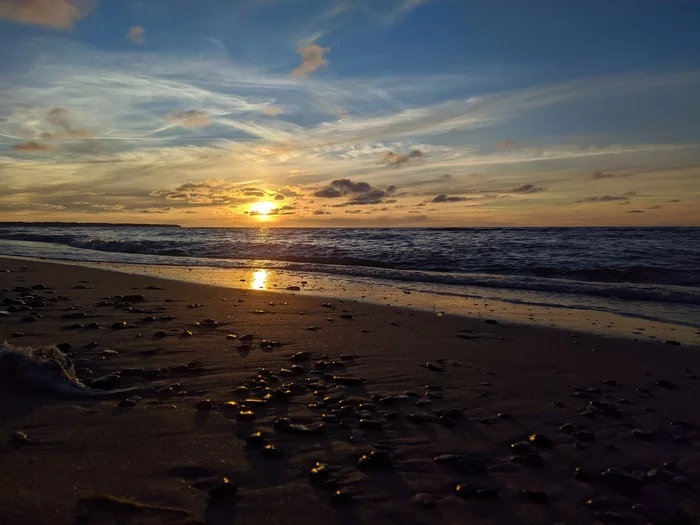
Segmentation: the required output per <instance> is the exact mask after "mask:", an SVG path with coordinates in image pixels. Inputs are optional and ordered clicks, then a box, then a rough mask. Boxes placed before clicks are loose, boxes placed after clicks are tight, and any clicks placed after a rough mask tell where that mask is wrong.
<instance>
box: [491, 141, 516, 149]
mask: <svg viewBox="0 0 700 525" xmlns="http://www.w3.org/2000/svg"><path fill="white" fill-rule="evenodd" d="M517 147H518V143H517V142H515V141H514V140H502V141H501V142H499V143H498V144H496V149H497V150H498V151H508V150H510V149H515V148H517Z"/></svg>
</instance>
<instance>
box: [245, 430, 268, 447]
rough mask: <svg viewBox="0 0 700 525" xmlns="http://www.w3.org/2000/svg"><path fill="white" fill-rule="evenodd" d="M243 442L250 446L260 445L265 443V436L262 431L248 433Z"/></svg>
mask: <svg viewBox="0 0 700 525" xmlns="http://www.w3.org/2000/svg"><path fill="white" fill-rule="evenodd" d="M245 442H246V445H248V446H249V447H251V448H256V447H261V446H263V444H264V443H265V437H264V436H263V433H262V432H260V431H257V432H253V433H252V434H250V435H248V437H247V438H246V440H245Z"/></svg>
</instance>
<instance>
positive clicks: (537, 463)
mask: <svg viewBox="0 0 700 525" xmlns="http://www.w3.org/2000/svg"><path fill="white" fill-rule="evenodd" d="M510 459H511V461H513V462H515V463H519V464H520V465H524V466H526V467H532V468H541V467H542V466H543V465H544V459H542V456H540V455H539V454H526V455H524V456H512V457H511V458H510Z"/></svg>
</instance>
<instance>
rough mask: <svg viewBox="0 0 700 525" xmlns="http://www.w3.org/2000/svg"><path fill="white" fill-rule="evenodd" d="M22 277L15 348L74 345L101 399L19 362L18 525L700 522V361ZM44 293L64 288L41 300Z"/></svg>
mask: <svg viewBox="0 0 700 525" xmlns="http://www.w3.org/2000/svg"><path fill="white" fill-rule="evenodd" d="M0 268H2V269H6V270H9V271H7V272H0V289H5V290H6V291H1V292H0V300H2V301H3V304H2V305H0V310H2V311H7V310H9V309H12V310H14V309H19V311H17V312H10V313H8V314H2V315H0V341H6V342H7V343H9V344H11V345H17V346H32V347H36V346H42V345H52V344H58V345H61V343H69V344H70V348H68V346H67V345H65V346H61V348H63V349H64V350H65V351H66V353H67V354H69V355H70V357H71V359H72V361H73V363H74V365H75V369H76V373H77V376H78V378H80V379H81V380H83V382H84V383H86V384H89V383H92V385H93V388H88V389H85V390H79V391H76V393H75V394H72V395H71V394H68V395H66V394H61V395H59V394H57V393H52V392H37V391H36V389H35V388H29V386H28V385H27V384H26V383H21V384H17V381H16V377H17V374H16V372H17V371H16V370H14V369H11V368H9V367H10V365H8V364H7V361H3V360H0V381H2V384H1V386H0V396H1V397H0V400H1V401H0V420H1V421H2V429H1V430H0V441H1V443H0V461H1V462H2V467H1V468H2V471H3V475H2V477H0V523H2V524H3V525H4V524H35V523H52V524H103V523H106V524H112V523H114V524H117V523H119V524H129V525H135V524H151V523H153V524H156V523H158V524H161V523H168V524H169V523H173V524H174V523H190V524H194V523H211V524H233V523H235V524H239V523H241V524H247V523H251V524H252V523H309V522H315V523H339V524H350V523H367V524H370V523H372V524H375V523H402V524H422V523H425V524H428V523H449V524H451V523H455V524H457V523H465V522H475V523H513V524H521V523H533V524H534V523H537V524H540V523H541V524H551V523H567V524H578V523H581V524H584V523H586V524H588V523H595V522H598V521H599V522H610V521H616V520H620V519H623V520H624V521H625V522H626V523H640V524H642V523H669V524H671V523H679V524H682V523H695V521H692V517H697V516H698V515H700V502H699V501H698V498H697V497H696V492H697V489H698V485H699V484H700V454H698V452H697V450H696V449H697V444H698V439H699V438H700V430H698V429H699V428H700V427H699V426H698V425H700V420H698V415H697V414H698V411H697V407H696V403H697V402H698V401H700V381H698V379H697V376H696V375H695V374H699V373H700V354H699V353H698V348H697V346H690V345H686V344H683V345H680V346H678V345H673V344H667V343H664V342H663V341H660V340H644V341H634V340H631V339H622V338H608V337H602V336H600V335H594V334H592V333H585V332H571V331H567V330H561V329H547V328H542V327H539V326H526V325H523V324H516V323H508V322H503V321H497V322H496V323H495V324H493V323H487V322H486V319H485V318H481V319H478V318H472V319H469V318H464V317H457V316H451V315H442V316H437V315H435V314H433V313H431V312H427V311H421V310H412V309H409V308H405V307H404V308H399V307H390V306H380V305H374V304H368V303H359V302H353V301H351V300H348V299H342V300H341V299H337V298H336V299H332V298H330V299H323V298H320V297H315V296H308V295H293V292H290V293H288V294H280V293H271V292H264V291H257V290H248V291H245V290H235V289H228V288H220V287H214V286H205V285H198V284H192V283H185V282H176V281H169V280H168V281H166V280H159V279H155V278H153V277H149V276H134V275H126V274H122V273H115V272H107V271H104V270H99V269H93V268H81V267H71V266H65V265H56V264H50V263H42V262H26V261H19V260H13V259H0ZM37 284H43V285H44V286H45V287H46V288H47V289H48V290H32V291H22V290H24V288H22V287H29V288H31V287H32V286H34V285H37ZM17 287H20V288H17ZM15 290H18V291H15ZM50 292H55V293H50ZM125 295H137V296H138V295H143V300H142V301H141V300H135V301H133V302H132V303H131V304H130V306H129V305H126V304H124V303H123V301H122V300H121V299H120V297H121V296H125ZM28 296H30V297H32V298H31V299H28V298H27V297H28ZM117 296H119V297H117ZM134 299H138V297H136V298H134ZM17 300H21V301H23V302H24V303H25V306H26V305H27V304H34V306H31V307H30V308H32V311H35V312H36V313H38V314H39V315H40V316H41V317H38V318H37V319H36V320H34V321H31V320H29V319H27V318H28V317H30V316H31V312H30V311H29V310H27V309H26V308H25V309H23V306H22V304H21V303H17V302H16V301H17ZM112 302H113V303H114V304H111V303H112ZM13 303H14V304H13ZM100 304H103V306H99V305H100ZM11 306H14V307H15V308H10V307H11ZM83 314H84V315H83ZM69 316H71V317H70V318H69ZM170 317H172V319H170ZM25 319H26V320H25ZM205 319H212V320H214V321H215V322H216V324H214V323H203V321H204V320H205ZM122 322H125V323H126V326H125V327H123V325H115V323H122ZM92 323H98V325H97V327H89V326H92V325H91V324H92ZM76 324H79V325H82V327H74V328H68V327H69V326H71V325H76ZM642 327H643V326H642ZM18 333H22V334H23V335H18ZM156 334H158V335H156ZM248 334H249V335H252V339H249V338H247V337H245V336H246V335H248ZM427 364H429V365H428V366H426V365H427ZM294 365H296V366H299V367H301V368H292V367H293V366H294ZM3 367H4V368H3ZM281 369H285V370H284V371H281ZM8 370H9V371H11V372H13V374H14V375H9V374H8ZM241 386H246V387H247V392H244V391H243V389H240V387H241ZM125 389H135V390H133V391H123V390H125ZM207 400H208V401H209V402H208V403H207ZM231 402H234V403H231ZM283 418H290V419H289V420H285V419H283ZM567 424H569V425H570V426H569V425H567ZM297 425H300V426H297ZM562 427H563V429H562ZM256 431H260V432H261V433H262V436H255V435H253V436H251V434H252V433H254V432H256ZM17 432H22V433H24V434H26V437H27V439H28V442H26V443H25V442H24V434H17ZM533 434H534V435H536V436H537V437H534V438H533V440H532V442H530V441H529V438H530V436H532V435H533ZM522 442H524V443H522ZM513 444H516V446H515V447H512V446H511V445H513ZM264 445H274V446H275V447H276V450H277V454H275V453H274V450H271V449H264V448H263V446H264ZM363 455H367V456H368V458H363ZM317 463H320V464H321V465H320V467H318V468H316V470H312V469H314V467H317ZM577 468H580V469H581V470H580V471H578V474H577V473H576V469H577ZM608 469H612V470H608ZM225 477H226V478H228V479H229V480H230V484H229V485H227V486H222V480H223V478H225ZM234 484H235V486H236V487H237V491H235V490H233V489H232V486H233V485H234ZM457 486H459V487H460V489H459V490H456V488H457ZM212 489H214V490H213V491H212ZM338 491H339V493H338ZM523 491H528V492H523ZM234 492H236V495H235V497H234V496H233V493H234ZM671 517H673V521H667V520H668V519H669V518H671ZM696 519H697V518H696Z"/></svg>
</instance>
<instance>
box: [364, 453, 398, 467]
mask: <svg viewBox="0 0 700 525" xmlns="http://www.w3.org/2000/svg"><path fill="white" fill-rule="evenodd" d="M369 459H370V460H371V462H372V466H373V467H374V468H380V469H384V468H391V467H393V466H394V459H393V458H392V456H391V454H390V453H389V452H388V451H386V450H373V451H372V452H370V454H369Z"/></svg>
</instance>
